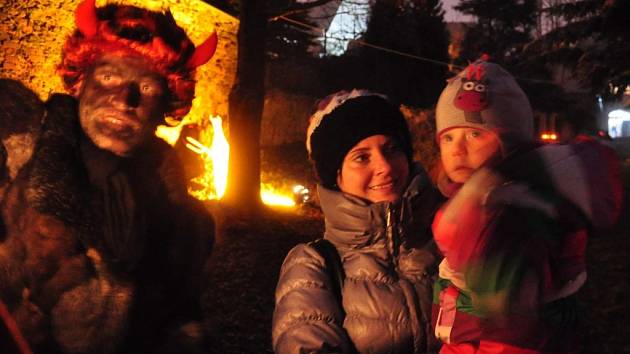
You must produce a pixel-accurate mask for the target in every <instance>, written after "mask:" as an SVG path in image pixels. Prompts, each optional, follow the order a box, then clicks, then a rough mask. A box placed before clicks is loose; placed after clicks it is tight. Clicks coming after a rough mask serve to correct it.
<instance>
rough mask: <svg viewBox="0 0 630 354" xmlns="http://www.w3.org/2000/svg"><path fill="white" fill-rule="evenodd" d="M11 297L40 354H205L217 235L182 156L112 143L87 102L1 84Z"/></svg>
mask: <svg viewBox="0 0 630 354" xmlns="http://www.w3.org/2000/svg"><path fill="white" fill-rule="evenodd" d="M0 126H1V127H2V128H1V130H0V134H1V138H2V145H0V148H1V150H0V152H1V153H2V154H1V157H2V161H0V162H2V164H1V165H0V169H1V170H0V198H1V199H0V211H1V212H2V214H1V215H2V216H1V219H0V221H1V224H0V227H1V228H0V299H2V301H3V302H4V303H5V305H6V306H7V308H8V309H9V312H10V313H11V315H12V317H13V318H14V319H15V321H16V322H17V325H18V327H19V329H20V331H21V333H22V335H23V336H24V337H25V338H26V340H27V341H28V342H29V344H30V346H31V347H32V349H33V350H34V351H35V352H36V353H126V352H137V353H144V352H151V353H155V352H177V353H185V352H195V350H196V349H195V348H198V347H199V344H200V343H199V342H200V340H201V336H200V334H199V333H200V326H199V322H198V321H197V320H199V319H200V317H201V310H200V306H199V295H200V290H201V279H202V273H203V269H204V264H205V261H206V260H207V257H208V255H209V253H210V250H211V246H212V243H213V241H214V223H213V220H212V218H211V217H210V215H209V214H208V212H207V211H206V209H205V208H204V207H203V205H201V204H200V203H198V202H196V201H195V200H193V199H192V198H190V197H189V196H188V195H187V192H186V184H185V179H184V178H183V175H182V171H183V170H182V168H181V166H180V165H179V162H178V160H177V158H176V157H175V155H174V152H173V151H172V150H171V149H170V147H168V145H166V144H165V143H163V142H162V141H160V140H159V139H157V138H155V139H153V140H154V141H151V142H150V143H149V144H147V146H146V147H145V148H143V150H142V151H141V152H140V153H138V154H135V156H136V157H131V158H119V157H117V156H114V155H113V154H110V153H109V152H107V151H104V150H100V149H98V148H97V147H96V146H94V145H93V144H92V143H91V141H90V140H89V139H88V138H87V137H86V136H85V135H84V134H83V133H82V130H81V128H80V125H79V121H78V117H77V102H76V100H75V99H74V98H72V97H70V96H67V95H60V94H55V95H53V96H51V98H50V99H49V100H48V102H46V103H42V102H40V101H39V100H38V99H37V97H36V96H35V95H34V94H33V93H32V92H30V91H29V90H28V89H26V88H25V87H23V86H22V85H21V84H19V83H17V82H15V81H10V80H0Z"/></svg>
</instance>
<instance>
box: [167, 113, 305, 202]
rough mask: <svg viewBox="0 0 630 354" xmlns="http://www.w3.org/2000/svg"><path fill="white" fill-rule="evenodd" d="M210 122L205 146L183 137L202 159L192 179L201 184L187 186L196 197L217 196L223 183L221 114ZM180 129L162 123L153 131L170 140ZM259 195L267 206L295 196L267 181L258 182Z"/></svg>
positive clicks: (226, 152) (225, 151)
mask: <svg viewBox="0 0 630 354" xmlns="http://www.w3.org/2000/svg"><path fill="white" fill-rule="evenodd" d="M210 122H211V123H212V131H213V133H212V140H211V144H210V145H209V146H208V145H205V144H204V143H202V142H200V141H198V140H196V139H194V138H192V137H186V147H187V148H188V149H190V150H191V151H193V152H194V153H196V154H198V155H199V156H200V157H201V158H202V159H203V162H204V170H205V172H204V174H203V175H201V176H199V177H196V178H193V179H192V182H193V185H199V186H202V188H201V189H193V188H191V187H189V188H188V192H189V193H190V194H191V195H192V196H194V197H195V198H197V199H199V200H214V199H221V198H222V197H223V195H224V194H225V188H226V186H227V175H228V161H229V156H230V144H229V143H228V141H227V139H226V137H225V133H224V131H223V123H222V119H221V117H210ZM180 132H181V126H178V127H165V126H164V127H161V129H158V131H156V135H158V136H159V137H161V138H163V139H165V140H166V141H167V142H169V141H170V140H171V139H173V138H175V139H174V141H173V143H172V144H174V143H175V141H177V138H178V137H179V134H180ZM260 197H261V200H262V201H263V203H265V204H267V205H270V206H281V207H294V206H295V200H294V199H293V194H292V193H291V192H285V191H281V190H280V189H277V188H274V187H273V186H272V185H271V184H269V183H261V185H260Z"/></svg>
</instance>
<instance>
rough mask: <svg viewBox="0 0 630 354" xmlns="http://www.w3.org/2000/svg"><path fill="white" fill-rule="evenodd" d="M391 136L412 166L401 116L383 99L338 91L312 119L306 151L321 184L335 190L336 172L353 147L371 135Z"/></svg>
mask: <svg viewBox="0 0 630 354" xmlns="http://www.w3.org/2000/svg"><path fill="white" fill-rule="evenodd" d="M380 134H382V135H387V136H390V137H392V138H393V139H394V140H396V142H397V143H398V144H400V147H401V148H402V150H403V151H404V153H405V155H406V156H407V160H408V161H409V163H410V164H411V161H412V156H413V148H412V145H411V136H410V133H409V127H408V126H407V121H406V120H405V118H404V116H403V115H402V113H401V112H400V110H399V109H398V107H396V106H395V105H393V104H392V103H391V102H390V101H388V100H387V99H386V98H385V97H384V96H382V95H378V94H375V93H371V92H369V91H359V90H353V91H351V92H346V91H342V92H338V93H335V94H333V95H330V96H328V97H326V98H325V99H324V100H322V103H320V105H319V109H318V110H317V111H316V112H315V113H314V114H313V115H312V116H311V121H310V125H309V129H308V135H307V141H306V145H307V149H308V151H309V156H310V159H311V162H312V163H313V167H314V168H315V173H316V175H317V178H318V179H319V182H320V184H321V185H323V186H324V187H326V188H328V189H337V190H338V189H339V188H338V187H337V173H338V171H339V169H340V168H341V164H342V163H343V159H344V158H345V156H346V154H347V153H348V151H350V149H352V147H354V146H355V145H356V144H358V143H359V142H360V141H361V140H363V139H365V138H367V137H370V136H372V135H380Z"/></svg>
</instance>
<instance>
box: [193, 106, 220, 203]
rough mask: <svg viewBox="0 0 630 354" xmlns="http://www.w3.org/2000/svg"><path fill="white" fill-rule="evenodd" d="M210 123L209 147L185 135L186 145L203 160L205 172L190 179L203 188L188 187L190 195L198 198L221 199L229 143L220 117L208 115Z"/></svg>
mask: <svg viewBox="0 0 630 354" xmlns="http://www.w3.org/2000/svg"><path fill="white" fill-rule="evenodd" d="M210 123H212V128H213V129H212V130H213V134H212V145H211V146H210V147H208V146H206V145H204V144H203V143H201V142H200V141H198V140H196V139H194V138H192V137H189V136H187V137H186V147H187V148H188V149H190V150H191V151H193V152H195V153H197V154H199V156H201V158H202V159H203V161H204V167H205V173H204V174H203V175H201V176H199V177H195V178H193V180H192V181H193V182H194V183H196V184H198V185H200V186H203V188H202V189H201V190H194V189H192V188H189V189H188V192H189V193H190V194H191V195H193V196H194V197H196V198H197V199H200V200H210V199H221V197H223V194H225V187H226V186H227V172H228V161H229V158H230V144H229V143H228V141H227V139H226V138H225V134H224V133H223V124H222V123H223V120H222V119H221V117H218V116H216V117H210Z"/></svg>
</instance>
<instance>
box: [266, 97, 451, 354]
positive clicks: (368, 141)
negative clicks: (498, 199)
mask: <svg viewBox="0 0 630 354" xmlns="http://www.w3.org/2000/svg"><path fill="white" fill-rule="evenodd" d="M318 108H319V109H318V110H317V111H316V112H315V113H314V114H313V116H312V117H311V120H310V125H309V128H308V132H307V149H308V151H309V155H310V159H311V161H312V163H313V166H314V169H315V172H316V175H317V178H318V181H319V186H318V192H319V199H320V205H321V208H322V210H323V212H324V217H325V220H326V231H325V234H324V238H325V239H326V240H328V241H329V242H330V243H332V244H333V245H334V246H335V248H336V250H337V252H338V253H339V256H340V258H341V261H342V265H343V270H344V272H345V281H344V282H343V284H342V289H341V295H342V296H341V301H340V300H339V299H338V298H337V297H336V296H335V293H334V291H333V288H334V285H335V284H333V281H332V280H331V278H330V276H329V275H328V274H329V273H328V272H327V270H326V266H325V261H324V258H323V257H322V255H321V254H320V253H319V252H318V251H317V250H315V249H314V248H313V247H312V246H311V245H309V244H300V245H298V246H296V247H295V248H293V249H292V250H291V251H290V252H289V254H288V255H287V257H286V259H285V261H284V264H283V266H282V269H281V271H280V278H279V281H278V286H277V289H276V308H275V311H274V318H273V330H272V336H273V347H274V350H275V352H276V353H278V354H285V353H352V352H359V353H424V352H427V350H428V349H429V348H431V347H432V346H433V343H434V339H433V335H431V334H430V333H429V331H430V308H431V284H432V281H433V279H432V275H433V274H434V268H435V264H436V257H435V255H434V251H435V248H434V244H433V241H432V237H431V234H430V231H429V225H430V222H431V219H432V217H433V213H434V211H435V209H436V207H437V205H438V203H439V202H440V201H441V199H440V197H439V194H438V193H436V191H435V189H434V188H433V187H432V186H431V184H430V182H429V179H428V178H427V175H426V174H425V172H424V170H423V169H422V168H421V167H420V166H419V165H416V164H413V163H412V145H411V137H410V133H409V129H408V127H407V123H406V121H405V119H404V117H403V116H402V114H401V113H400V111H399V110H398V108H397V107H396V106H394V105H392V104H391V103H390V102H389V101H388V100H387V99H386V98H385V97H383V96H381V95H378V94H374V93H370V92H367V91H359V90H353V91H352V92H339V93H336V94H333V95H331V96H329V97H327V98H326V99H324V100H323V101H322V103H320V105H319V107H318Z"/></svg>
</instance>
